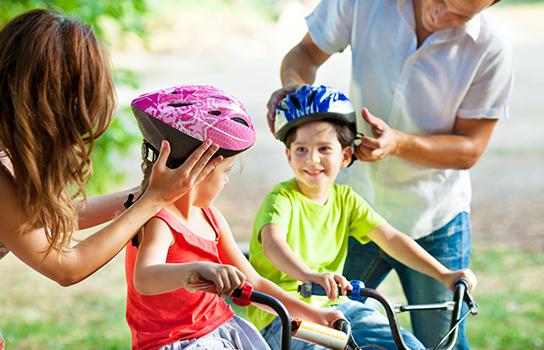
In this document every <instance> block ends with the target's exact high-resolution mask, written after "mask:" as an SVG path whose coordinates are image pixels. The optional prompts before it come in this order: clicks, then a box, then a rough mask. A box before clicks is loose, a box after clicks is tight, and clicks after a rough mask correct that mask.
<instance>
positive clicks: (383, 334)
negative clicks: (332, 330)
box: [261, 301, 424, 350]
mask: <svg viewBox="0 0 544 350" xmlns="http://www.w3.org/2000/svg"><path fill="white" fill-rule="evenodd" d="M337 308H338V310H340V311H342V312H343V313H344V315H345V316H346V319H347V320H348V321H349V322H350V323H351V327H352V333H353V337H354V338H355V341H356V342H357V343H358V344H359V345H360V346H363V345H370V344H373V345H378V346H377V347H365V349H382V348H385V349H387V350H397V346H396V345H395V343H394V341H393V335H392V334H391V330H390V328H389V323H388V322H387V318H385V316H383V315H382V314H381V313H379V312H378V311H376V310H375V309H374V308H371V307H370V306H368V305H365V304H363V303H360V302H356V301H348V302H345V303H343V304H341V305H339V306H338V307H337ZM261 334H262V335H263V337H264V339H265V340H266V342H267V343H268V345H269V346H270V348H271V349H272V350H280V349H281V322H280V319H279V318H278V317H276V318H275V319H274V321H272V323H270V324H269V325H268V326H266V327H265V328H264V329H263V330H262V331H261ZM402 338H403V339H404V343H405V344H406V345H407V346H408V348H409V349H414V350H415V349H418V350H419V349H423V348H424V347H423V344H421V343H420V342H419V340H417V339H416V338H415V337H414V336H413V335H412V334H410V333H409V332H407V331H406V330H404V329H403V330H402ZM380 347H381V348H380ZM292 349H293V350H325V348H324V347H321V346H319V345H314V344H311V343H308V342H305V341H302V340H298V339H295V338H293V339H292Z"/></svg>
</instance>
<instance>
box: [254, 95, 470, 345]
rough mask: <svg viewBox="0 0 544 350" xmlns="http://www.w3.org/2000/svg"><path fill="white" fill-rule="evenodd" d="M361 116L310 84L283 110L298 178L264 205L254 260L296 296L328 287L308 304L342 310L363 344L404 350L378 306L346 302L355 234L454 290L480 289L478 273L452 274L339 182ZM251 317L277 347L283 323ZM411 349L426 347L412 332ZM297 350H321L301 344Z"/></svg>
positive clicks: (280, 130) (279, 130)
mask: <svg viewBox="0 0 544 350" xmlns="http://www.w3.org/2000/svg"><path fill="white" fill-rule="evenodd" d="M354 119H355V113H354V111H353V107H352V106H351V103H350V101H349V100H348V99H347V97H345V96H344V95H343V94H341V93H339V92H337V91H334V90H332V89H330V88H326V87H324V86H319V87H311V86H303V87H300V88H299V89H297V91H296V92H295V93H292V94H290V95H288V96H287V97H285V98H284V99H283V100H282V102H281V103H280V105H279V107H278V109H277V115H276V129H275V130H276V136H277V138H278V139H279V140H281V141H282V142H284V144H285V145H286V150H285V152H286V155H287V159H288V161H289V165H290V166H291V168H292V169H293V172H294V174H295V178H294V179H291V180H289V181H286V182H282V183H280V184H278V185H276V186H275V187H274V189H273V190H272V192H271V193H270V194H268V196H267V197H266V198H265V199H264V201H263V203H262V205H261V208H260V210H259V212H258V213H257V217H256V219H255V224H254V228H253V236H252V239H251V243H250V261H251V263H252V264H253V266H254V267H255V269H256V270H257V271H258V272H259V273H260V274H261V275H262V276H264V277H266V278H268V279H270V280H272V281H273V282H275V283H276V284H278V285H279V286H281V287H282V288H284V289H285V290H286V291H288V292H291V293H296V288H297V285H298V283H299V282H298V281H311V282H314V283H318V284H320V285H321V286H323V287H324V288H325V290H326V292H327V297H328V299H329V300H326V299H325V297H321V298H320V297H313V298H312V299H311V300H307V301H308V302H311V303H313V304H318V305H320V306H332V305H337V304H340V305H339V306H338V309H339V310H341V311H342V312H343V313H344V314H345V316H346V318H347V319H348V320H349V321H350V322H351V324H352V328H353V335H354V337H355V340H356V341H357V342H359V343H360V344H368V343H377V344H379V345H381V346H384V347H386V348H388V349H389V348H391V349H396V346H395V345H394V343H393V340H392V336H391V333H390V331H389V326H388V324H387V321H386V320H385V319H384V318H383V316H381V315H379V314H378V313H377V312H376V311H375V310H373V309H371V308H370V307H368V306H366V305H364V304H362V303H357V302H352V301H345V300H343V299H345V298H340V299H338V291H337V285H339V286H340V288H341V291H342V294H345V291H346V290H348V289H351V286H350V284H349V282H348V281H347V280H346V279H345V278H344V277H343V276H342V274H341V273H342V270H343V267H344V261H345V258H346V255H347V244H348V238H349V236H353V237H354V238H356V239H357V240H359V241H360V242H362V243H367V242H369V241H370V240H372V241H374V242H375V243H376V244H378V245H379V246H380V247H381V248H382V249H383V250H384V251H385V252H387V253H388V254H389V255H391V256H392V257H393V258H395V259H397V260H399V261H401V262H402V263H404V264H406V265H407V266H409V267H411V268H413V269H415V270H418V271H420V272H422V273H425V274H427V275H429V276H431V277H433V278H436V279H437V280H439V281H440V282H442V283H443V284H444V285H446V286H448V287H450V288H452V287H453V285H454V283H455V282H456V281H457V280H459V279H460V278H465V279H467V280H468V281H469V282H470V283H471V285H472V286H475V285H476V278H475V277H474V275H473V274H472V272H471V271H470V270H468V269H467V270H460V271H450V270H448V269H447V268H446V267H444V266H443V265H442V264H440V263H439V262H438V261H437V260H436V259H434V258H433V257H432V256H431V255H429V254H428V253H427V252H426V251H425V250H423V249H422V248H421V247H420V246H419V245H418V244H417V243H416V242H414V241H413V240H412V239H411V238H409V237H408V236H406V235H405V234H403V233H401V232H400V231H398V230H396V229H395V228H393V227H392V226H391V225H389V224H388V223H387V222H385V220H384V219H383V218H382V217H381V216H380V215H378V214H377V213H376V212H375V211H374V210H373V209H372V208H371V207H370V206H369V205H368V204H367V202H366V201H365V200H364V199H363V198H361V197H360V196H359V195H357V194H356V193H355V192H354V191H352V190H351V188H350V187H348V186H345V185H339V184H335V183H334V181H335V179H336V176H337V175H338V173H339V171H340V169H342V168H345V167H347V166H349V164H350V162H351V159H352V152H353V141H354V139H355V135H354V130H355V120H354ZM249 316H250V319H251V320H252V321H253V322H254V323H255V325H256V326H257V327H258V328H259V329H261V333H262V334H263V336H264V337H265V339H266V340H267V342H269V344H270V345H271V347H272V348H273V349H274V348H276V347H277V343H276V342H277V339H279V336H278V334H279V333H278V332H279V327H277V324H278V321H274V316H273V315H270V314H267V313H266V312H263V311H260V310H257V309H255V308H251V309H250V310H249ZM404 340H405V342H406V344H407V345H408V346H409V347H410V348H412V349H414V348H419V349H421V348H423V346H422V345H421V344H420V343H419V342H418V341H417V340H416V339H415V337H413V336H412V335H410V334H409V333H407V332H406V331H404ZM293 348H294V349H317V348H318V347H317V346H313V345H310V344H306V343H303V342H297V341H295V342H294V344H293Z"/></svg>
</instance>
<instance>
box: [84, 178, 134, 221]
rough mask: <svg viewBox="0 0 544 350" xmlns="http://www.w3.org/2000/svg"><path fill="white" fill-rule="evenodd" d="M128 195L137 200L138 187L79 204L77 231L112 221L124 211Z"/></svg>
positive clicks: (90, 198)
mask: <svg viewBox="0 0 544 350" xmlns="http://www.w3.org/2000/svg"><path fill="white" fill-rule="evenodd" d="M129 194H133V195H134V198H138V197H139V196H140V194H141V190H140V186H136V187H133V188H130V189H128V190H124V191H120V192H115V193H110V194H105V195H102V196H93V197H89V198H88V199H87V200H86V201H85V202H79V203H78V219H79V222H78V223H79V229H80V230H84V229H87V228H91V227H94V226H96V225H100V224H103V223H105V222H108V221H110V220H113V219H114V218H115V217H117V216H118V215H119V214H121V213H122V212H123V211H124V210H125V207H124V204H125V202H126V201H127V199H128V195H129Z"/></svg>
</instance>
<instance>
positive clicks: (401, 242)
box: [368, 223, 477, 289]
mask: <svg viewBox="0 0 544 350" xmlns="http://www.w3.org/2000/svg"><path fill="white" fill-rule="evenodd" d="M368 237H369V238H370V239H371V240H372V241H373V242H374V243H376V244H377V245H378V246H379V247H380V248H381V249H382V250H383V251H384V252H386V253H387V254H388V255H390V256H391V257H393V258H394V259H396V260H398V261H399V262H401V263H403V264H404V265H406V266H408V267H410V268H412V269H414V270H416V271H419V272H421V273H424V274H426V275H428V276H431V277H433V278H435V279H436V280H438V281H440V282H441V283H442V284H444V285H445V286H446V287H448V288H450V289H452V288H453V287H454V285H455V282H457V281H458V280H459V279H461V278H464V279H466V280H468V281H469V283H470V286H471V289H474V287H476V283H477V280H476V277H475V276H474V274H473V273H472V271H471V270H470V269H464V270H457V271H451V270H449V269H448V268H447V267H445V266H444V265H442V264H441V263H440V262H439V261H438V260H436V259H435V258H434V257H433V256H432V255H431V254H429V253H428V252H427V251H426V250H425V249H423V248H422V247H421V246H420V245H419V244H417V242H416V241H414V240H413V239H412V238H410V237H409V236H407V235H406V234H404V233H402V232H400V231H399V230H397V229H396V228H394V227H393V226H391V225H390V224H388V223H383V224H380V225H379V226H378V227H376V228H375V229H374V230H373V231H372V232H370V233H369V234H368Z"/></svg>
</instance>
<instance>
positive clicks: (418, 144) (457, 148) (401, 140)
mask: <svg viewBox="0 0 544 350" xmlns="http://www.w3.org/2000/svg"><path fill="white" fill-rule="evenodd" d="M395 133H396V134H397V137H398V144H397V147H396V149H395V151H394V152H393V155H395V156H397V157H399V158H401V159H404V160H407V161H410V162H412V163H416V164H418V165H423V166H426V167H429V168H438V169H469V168H471V167H472V166H473V165H474V164H475V163H476V162H477V161H478V159H479V158H480V156H481V154H482V153H483V150H481V149H480V147H479V146H478V144H477V143H475V142H474V141H473V140H471V139H470V138H468V137H466V136H461V135H432V136H417V135H410V134H406V133H403V132H400V131H397V130H396V131H395Z"/></svg>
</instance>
